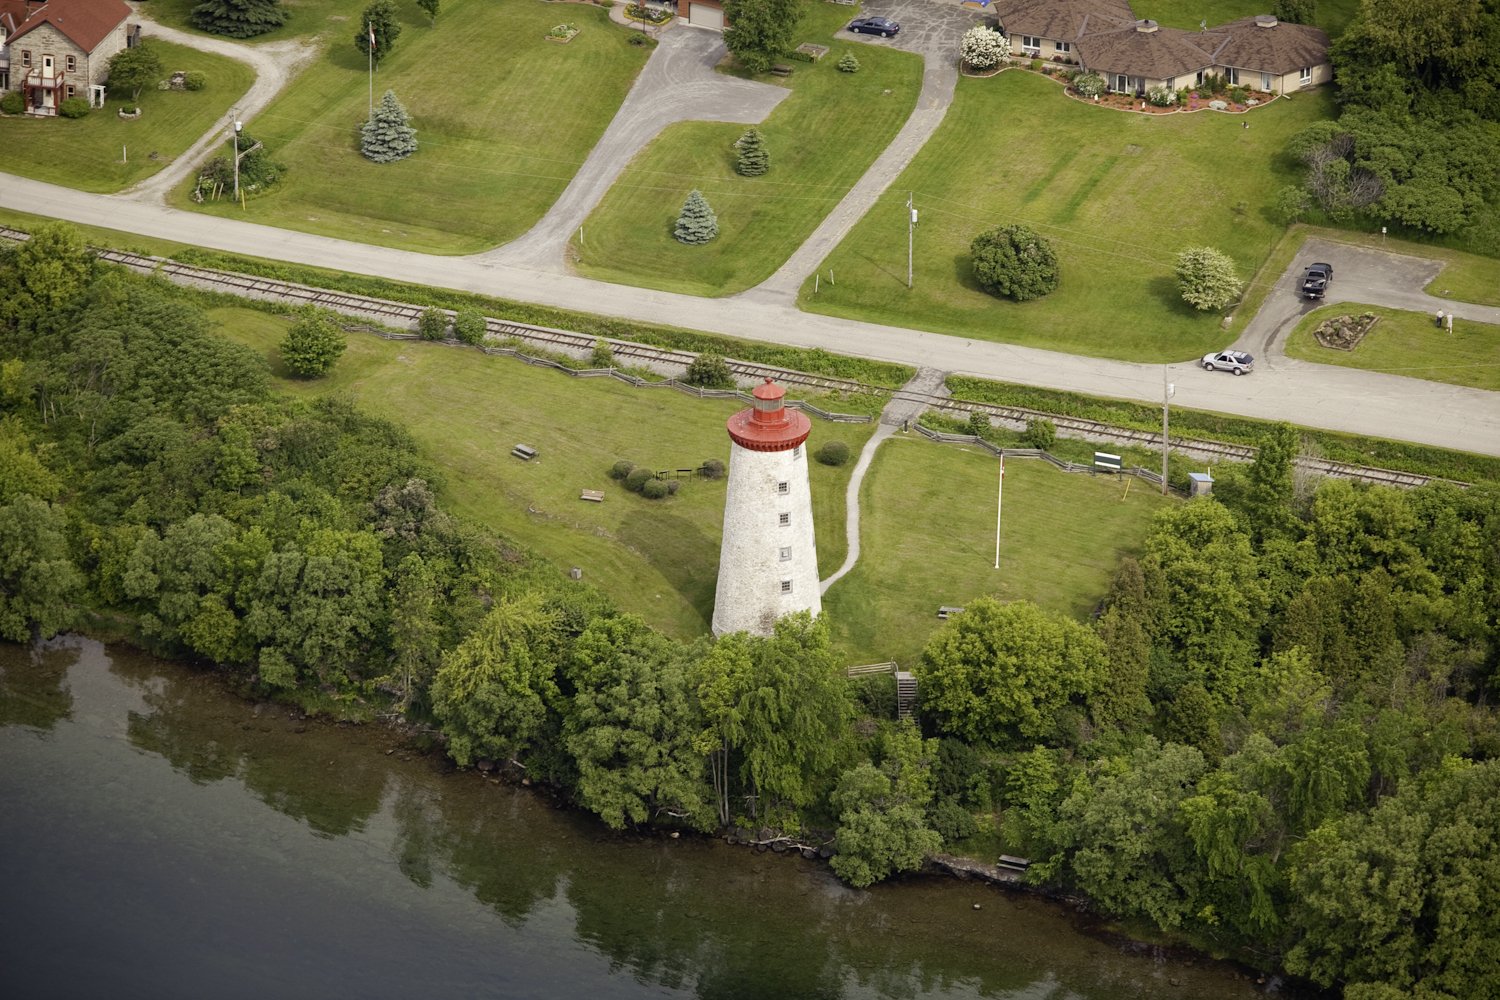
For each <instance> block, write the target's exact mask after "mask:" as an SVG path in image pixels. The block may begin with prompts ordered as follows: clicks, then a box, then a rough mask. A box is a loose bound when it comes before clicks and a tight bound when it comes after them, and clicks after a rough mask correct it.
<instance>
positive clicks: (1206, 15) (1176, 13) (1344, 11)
mask: <svg viewBox="0 0 1500 1000" xmlns="http://www.w3.org/2000/svg"><path fill="white" fill-rule="evenodd" d="M1272 6H1273V5H1272V4H1269V3H1265V2H1264V0H1131V4H1130V7H1131V9H1132V10H1134V11H1135V16H1136V17H1143V18H1150V19H1151V20H1153V21H1156V22H1158V23H1160V24H1164V25H1167V26H1169V27H1173V28H1186V29H1188V30H1192V29H1194V28H1196V27H1198V23H1199V22H1200V21H1207V22H1208V26H1209V27H1210V28H1212V27H1213V26H1214V25H1217V24H1225V23H1227V22H1229V21H1237V20H1239V19H1240V18H1242V17H1252V16H1254V15H1256V14H1269V13H1270V12H1271V8H1272ZM1358 11H1359V0H1318V5H1317V13H1316V15H1314V18H1313V20H1314V23H1316V24H1317V26H1318V27H1320V28H1322V29H1323V30H1324V31H1326V32H1328V35H1329V37H1331V38H1337V37H1338V36H1339V35H1341V34H1343V31H1344V28H1346V27H1347V26H1348V24H1349V22H1350V21H1351V20H1352V19H1353V18H1354V15H1355V14H1356V13H1357V12H1358Z"/></svg>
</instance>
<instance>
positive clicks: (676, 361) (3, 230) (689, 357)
mask: <svg viewBox="0 0 1500 1000" xmlns="http://www.w3.org/2000/svg"><path fill="white" fill-rule="evenodd" d="M0 238H3V239H9V240H14V241H16V242H23V241H25V240H27V239H29V238H30V236H29V234H27V233H25V232H23V231H21V230H17V229H11V228H9V227H5V226H0ZM94 252H95V254H97V255H98V256H99V258H100V259H101V260H106V261H109V262H111V263H114V264H119V265H122V266H124V267H127V268H130V269H131V270H133V271H138V272H142V273H146V274H160V275H162V276H163V277H166V278H167V279H168V280H171V281H175V282H178V283H181V284H189V285H196V286H198V287H206V288H209V289H213V290H217V291H223V292H228V293H230V294H233V295H240V296H244V297H248V298H258V299H266V300H271V301H277V302H286V303H288V304H291V305H311V306H318V307H321V308H324V309H332V310H334V311H336V312H341V313H346V314H348V313H353V314H357V315H362V316H370V317H375V318H378V319H379V320H380V321H381V322H385V323H389V324H391V325H396V326H411V327H414V326H416V323H417V320H418V318H420V316H421V315H422V313H423V311H424V310H425V309H426V307H425V306H416V305H412V304H410V303H407V302H393V301H391V300H389V299H379V298H374V297H372V296H366V295H355V294H353V293H349V292H337V291H331V290H329V289H326V288H315V287H313V286H310V285H300V284H297V283H296V282H291V281H281V280H278V279H274V278H259V277H255V276H254V275H248V274H238V273H235V272H233V271H220V270H216V269H214V268H206V267H196V266H194V265H191V264H183V263H181V262H179V261H174V260H169V259H167V258H164V257H152V256H149V255H146V254H138V253H132V252H129V251H125V250H110V249H99V248H95V249H94ZM485 329H486V330H487V331H488V332H489V333H490V334H492V335H494V336H496V337H499V338H502V339H510V340H517V341H520V342H522V343H526V344H533V345H535V346H537V347H540V348H542V349H544V350H551V351H562V352H565V353H570V354H574V355H578V354H586V353H588V352H589V351H592V350H593V347H594V343H595V341H596V339H597V338H595V337H593V336H590V335H589V334H584V333H576V332H574V331H571V330H559V329H556V328H554V327H546V326H537V325H534V324H531V323H517V322H513V321H511V320H505V319H494V318H489V317H487V318H486V319H485ZM605 339H606V341H607V342H608V344H609V346H610V350H611V351H612V352H613V353H614V356H615V357H616V358H620V359H624V360H626V361H627V363H631V364H644V365H648V366H681V367H686V366H687V365H689V364H691V363H692V361H693V359H694V358H695V357H697V355H696V354H695V353H694V352H692V351H678V350H673V349H672V348H666V347H654V346H652V345H650V344H641V343H637V342H634V341H628V340H615V339H613V338H605ZM726 363H727V364H728V366H729V370H730V372H732V373H733V374H734V375H736V376H738V377H740V378H744V379H753V380H760V379H765V378H771V379H775V380H776V381H778V382H781V383H783V384H788V385H796V386H799V387H801V388H805V389H815V390H818V391H821V392H845V393H856V394H875V395H880V396H888V397H890V398H891V399H894V400H904V401H909V402H916V403H920V404H922V405H923V406H924V407H927V408H929V409H935V410H940V411H946V412H949V413H950V414H954V415H957V414H967V413H972V412H979V413H984V414H987V415H989V416H991V417H996V418H999V419H1001V420H1004V421H1007V422H1010V423H1012V424H1018V425H1023V426H1024V424H1025V423H1026V421H1028V420H1035V419H1044V420H1050V421H1052V423H1053V424H1054V426H1056V427H1057V429H1058V430H1059V431H1060V432H1062V433H1063V434H1064V435H1065V436H1069V437H1079V438H1085V439H1089V440H1097V441H1104V442H1111V443H1128V444H1139V445H1145V446H1151V447H1155V446H1157V445H1159V444H1160V442H1161V438H1160V436H1159V435H1157V434H1155V433H1154V432H1151V431H1143V430H1137V429H1135V428H1130V427H1119V426H1116V425H1113V424H1105V423H1100V422H1099V421H1095V420H1082V419H1079V418H1076V417H1065V416H1059V415H1057V414H1052V413H1046V412H1043V411H1041V410H1031V409H1026V408H1024V407H1018V406H1003V405H999V404H996V403H981V402H976V401H972V400H958V399H953V398H952V397H949V396H945V395H939V394H936V393H926V392H918V391H915V390H910V389H896V390H892V389H889V388H887V387H884V386H875V385H869V384H867V383H864V382H859V381H857V380H855V379H843V378H835V377H832V376H827V375H816V374H812V373H809V372H799V371H796V370H794V369H789V368H776V367H773V366H771V365H763V364H758V363H755V362H750V361H736V360H732V359H726ZM1174 444H1175V446H1176V447H1178V448H1179V449H1181V450H1184V451H1192V452H1194V453H1197V454H1201V455H1206V456H1211V457H1213V458H1216V459H1222V460H1225V461H1234V462H1249V461H1251V460H1253V459H1254V458H1255V454H1256V449H1254V448H1252V447H1249V446H1247V445H1236V444H1225V443H1223V442H1220V441H1208V440H1202V439H1196V438H1179V439H1177V440H1176V441H1175V442H1174ZM1299 464H1300V465H1301V466H1302V467H1303V468H1304V469H1307V470H1308V471H1312V472H1316V473H1320V474H1322V475H1328V476H1338V477H1340V478H1344V479H1354V480H1358V481H1360V482H1366V483H1374V484H1379V485H1383V486H1399V487H1405V488H1411V487H1416V486H1421V485H1423V484H1425V483H1427V482H1430V481H1432V479H1434V478H1435V477H1432V476H1423V475H1418V474H1416V473H1411V472H1399V471H1396V470H1393V469H1380V468H1374V467H1372V466H1364V465H1351V464H1346V463H1343V462H1330V461H1328V460H1326V459H1300V460H1299ZM1457 485H1460V486H1467V485H1468V484H1467V483H1457Z"/></svg>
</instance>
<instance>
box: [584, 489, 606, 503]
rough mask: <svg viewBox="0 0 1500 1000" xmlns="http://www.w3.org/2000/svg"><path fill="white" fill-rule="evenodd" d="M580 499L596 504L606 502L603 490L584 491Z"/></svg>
mask: <svg viewBox="0 0 1500 1000" xmlns="http://www.w3.org/2000/svg"><path fill="white" fill-rule="evenodd" d="M578 499H580V500H592V501H594V503H603V502H604V491H603V490H584V491H583V492H582V493H580V494H578Z"/></svg>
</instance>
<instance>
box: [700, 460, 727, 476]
mask: <svg viewBox="0 0 1500 1000" xmlns="http://www.w3.org/2000/svg"><path fill="white" fill-rule="evenodd" d="M698 475H700V476H702V477H703V478H704V479H723V478H724V463H723V462H721V461H719V460H718V459H717V458H710V459H709V460H708V461H706V462H704V463H703V464H702V465H700V466H698Z"/></svg>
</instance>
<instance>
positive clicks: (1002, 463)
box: [995, 451, 1005, 569]
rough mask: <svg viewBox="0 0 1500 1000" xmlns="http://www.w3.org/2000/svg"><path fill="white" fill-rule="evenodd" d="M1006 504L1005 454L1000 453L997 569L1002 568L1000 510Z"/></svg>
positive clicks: (996, 517)
mask: <svg viewBox="0 0 1500 1000" xmlns="http://www.w3.org/2000/svg"><path fill="white" fill-rule="evenodd" d="M1004 503H1005V452H1003V451H1002V452H1001V453H1000V485H998V486H996V487H995V568H996V569H999V568H1000V508H1001V507H1002V506H1003V505H1004Z"/></svg>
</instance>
